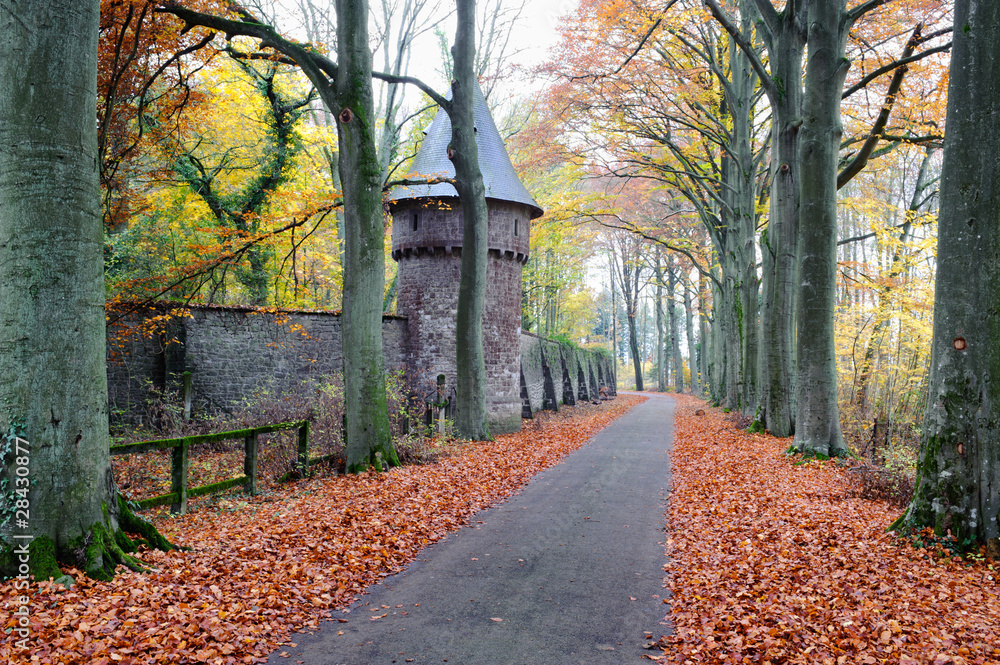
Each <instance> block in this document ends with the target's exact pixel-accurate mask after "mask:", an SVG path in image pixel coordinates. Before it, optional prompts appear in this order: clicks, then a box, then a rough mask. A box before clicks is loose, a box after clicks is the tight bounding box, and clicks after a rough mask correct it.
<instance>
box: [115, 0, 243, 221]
mask: <svg viewBox="0 0 1000 665" xmlns="http://www.w3.org/2000/svg"><path fill="white" fill-rule="evenodd" d="M157 4H158V3H156V2H155V1H154V0H101V23H100V38H99V42H98V65H97V97H98V102H97V118H98V141H99V152H100V160H101V186H102V190H103V191H102V196H103V198H104V215H105V223H106V224H107V225H108V226H109V227H112V228H115V227H119V228H120V227H122V226H123V225H127V223H128V220H129V218H130V216H131V214H132V213H133V212H134V209H135V206H136V205H138V201H137V196H138V194H137V192H135V191H134V190H133V185H132V183H131V182H130V181H131V180H132V179H133V178H134V176H135V173H134V171H135V170H136V169H139V168H141V165H140V160H139V158H140V157H141V153H142V142H143V140H144V134H145V127H148V126H156V127H159V128H160V133H161V134H162V133H167V130H166V128H167V127H170V126H173V125H176V124H177V123H179V122H180V119H179V117H178V114H179V112H180V110H181V109H182V108H183V107H184V106H186V105H188V104H192V103H197V102H198V101H199V100H200V95H199V94H198V92H197V91H196V90H193V89H192V88H191V87H190V86H189V84H188V79H189V77H190V76H191V75H192V74H193V73H195V72H196V71H197V70H198V69H199V68H200V67H202V66H203V65H204V64H205V63H206V62H207V61H208V60H209V59H210V58H211V57H212V55H214V54H215V53H216V51H215V49H211V48H209V49H206V50H202V47H204V46H205V45H207V40H206V38H205V36H204V35H194V34H192V33H188V34H182V33H181V30H182V28H183V27H184V26H183V24H182V23H181V22H180V21H177V20H176V19H175V18H174V17H173V16H167V15H163V14H156V13H154V11H153V9H154V7H155V6H156V5H157ZM187 4H188V5H191V6H192V8H200V9H202V10H203V11H211V10H220V9H222V8H223V7H224V5H225V4H226V3H225V2H224V1H223V0H196V1H192V2H188V3H187ZM140 117H141V118H142V122H140Z"/></svg>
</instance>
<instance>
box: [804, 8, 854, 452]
mask: <svg viewBox="0 0 1000 665" xmlns="http://www.w3.org/2000/svg"><path fill="white" fill-rule="evenodd" d="M807 20H808V23H809V40H808V48H809V58H808V61H807V62H806V79H805V97H804V102H803V120H802V128H801V130H800V133H799V162H800V163H799V166H800V175H799V178H800V187H799V192H800V199H801V205H802V209H801V221H800V225H799V245H798V250H799V262H800V264H799V271H800V282H799V295H798V325H797V328H798V329H797V345H798V346H797V352H798V353H797V355H798V368H797V369H798V380H797V384H796V385H797V390H798V393H799V395H798V403H797V415H796V418H795V446H796V448H798V449H799V450H801V451H803V452H806V453H811V454H819V455H831V456H833V455H837V456H839V455H844V454H846V453H847V445H846V444H845V443H844V436H843V433H842V432H841V429H840V409H839V406H838V404H837V355H836V345H835V338H834V326H833V319H834V310H835V308H836V304H837V300H836V297H837V293H836V284H837V279H836V278H837V159H838V152H839V150H840V139H841V136H842V134H843V127H842V126H841V124H840V96H841V93H842V92H843V90H844V79H845V77H846V76H847V70H848V68H849V67H850V63H849V62H848V61H847V59H846V58H844V51H845V47H846V44H847V34H848V30H849V28H850V23H849V22H848V20H847V11H846V0H814V2H812V3H810V5H809V10H808V18H807Z"/></svg>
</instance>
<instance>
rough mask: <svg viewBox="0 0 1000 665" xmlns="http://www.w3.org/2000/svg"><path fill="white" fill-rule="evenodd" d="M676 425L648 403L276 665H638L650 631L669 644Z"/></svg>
mask: <svg viewBox="0 0 1000 665" xmlns="http://www.w3.org/2000/svg"><path fill="white" fill-rule="evenodd" d="M673 422H674V401H673V400H672V399H670V398H669V397H665V396H651V398H650V399H649V400H648V401H647V402H645V403H643V404H640V405H639V406H637V407H635V408H634V409H632V410H631V411H630V412H629V413H627V414H626V415H624V416H622V417H621V418H619V419H618V420H616V421H615V422H613V423H612V424H611V425H609V426H608V427H607V428H605V429H604V430H603V431H602V432H600V433H599V434H598V435H597V436H595V437H594V438H593V439H592V441H591V442H590V443H589V444H588V445H586V446H584V447H583V448H581V449H579V450H577V451H576V452H574V453H573V454H571V455H569V456H568V457H567V458H566V459H565V460H564V461H563V462H562V463H561V464H558V465H556V466H554V467H551V468H550V469H548V470H546V471H544V472H542V473H540V474H538V475H537V476H535V477H534V478H533V479H532V481H531V482H530V483H529V484H528V485H527V486H526V487H525V488H524V490H523V491H522V492H521V493H520V494H518V495H516V496H514V497H512V498H511V499H510V500H509V501H507V502H506V503H504V504H502V505H499V506H496V507H494V508H491V509H488V510H485V511H482V512H481V513H479V514H477V515H476V516H474V517H473V518H472V520H471V523H472V524H473V525H474V528H463V529H460V530H458V531H457V532H455V533H453V534H451V535H449V536H448V537H447V538H446V539H444V540H442V541H440V542H438V543H436V544H434V545H431V546H430V547H428V548H427V549H425V550H424V551H423V553H422V554H421V556H420V557H419V558H418V559H417V560H416V561H415V562H414V563H413V564H411V565H410V567H409V568H407V569H406V570H405V571H404V572H402V573H399V574H397V575H394V576H392V577H388V578H386V579H385V580H384V581H383V582H382V583H380V584H378V585H376V586H374V587H372V588H371V589H370V591H369V593H367V594H366V595H364V596H362V597H361V598H360V599H359V600H358V601H356V602H355V603H354V605H352V606H351V611H350V613H349V614H339V613H338V614H336V615H335V616H338V617H342V618H346V619H347V620H348V622H347V623H323V624H321V626H320V630H319V631H318V632H317V633H315V634H314V635H301V634H300V635H296V636H295V637H294V639H293V641H294V642H296V644H297V646H296V647H294V648H287V649H286V652H287V653H289V654H290V655H291V658H280V657H278V655H277V653H275V654H272V656H271V658H270V660H269V661H268V662H269V663H272V664H275V665H278V664H280V665H290V664H291V663H296V662H304V663H307V664H308V665H341V664H344V665H375V664H378V665H382V664H390V663H414V665H427V664H430V663H434V664H437V663H443V662H447V663H449V665H491V664H504V665H507V664H510V665H549V664H558V665H570V664H572V665H577V664H585V665H601V664H604V663H608V664H610V663H614V664H616V665H619V664H621V663H636V664H637V665H638V663H639V662H640V661H639V658H640V656H642V654H643V653H646V652H644V651H643V649H642V645H643V643H644V642H646V641H648V640H645V639H644V631H649V632H651V633H653V634H654V635H655V638H659V637H660V635H662V634H665V633H666V632H668V631H667V629H668V626H665V625H661V623H660V622H661V621H663V617H664V616H665V614H666V612H667V609H668V608H667V606H666V605H665V604H664V603H663V600H662V599H663V597H665V595H666V593H667V590H665V589H663V588H662V579H663V573H662V567H663V564H664V562H665V559H664V553H663V541H664V536H663V524H664V517H663V513H664V510H665V505H664V502H665V497H666V492H667V489H668V487H669V479H670V470H669V460H668V457H667V453H668V450H669V447H670V443H671V441H672V440H673ZM385 606H387V609H383V607H385ZM379 615H385V616H384V617H383V618H381V619H378V620H376V621H372V620H371V618H370V617H372V616H379ZM496 619H501V620H502V621H497V620H496ZM338 631H343V634H341V635H338V634H337V633H338Z"/></svg>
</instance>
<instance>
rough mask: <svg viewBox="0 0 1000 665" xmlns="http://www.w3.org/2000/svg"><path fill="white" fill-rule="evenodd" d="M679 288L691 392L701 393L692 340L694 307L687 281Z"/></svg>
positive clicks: (693, 393)
mask: <svg viewBox="0 0 1000 665" xmlns="http://www.w3.org/2000/svg"><path fill="white" fill-rule="evenodd" d="M681 288H682V289H683V290H684V332H685V334H686V336H687V347H688V366H689V367H690V368H691V394H692V395H697V394H699V393H701V382H700V380H699V378H698V354H697V352H696V350H695V341H694V308H693V306H692V303H691V291H690V289H688V285H687V282H684V283H683V284H682V285H681Z"/></svg>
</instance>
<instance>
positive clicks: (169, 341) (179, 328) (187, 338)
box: [108, 307, 409, 420]
mask: <svg viewBox="0 0 1000 665" xmlns="http://www.w3.org/2000/svg"><path fill="white" fill-rule="evenodd" d="M340 325H341V324H340V315H339V314H336V313H323V312H279V313H275V312H261V311H257V310H253V309H243V308H221V307H199V308H194V309H193V310H192V311H191V315H190V316H186V317H180V318H175V319H173V320H172V321H171V322H170V323H169V325H168V326H167V329H166V330H165V331H163V332H162V333H161V334H159V335H156V336H155V337H153V338H148V337H146V338H143V337H136V336H132V337H129V338H127V340H126V343H125V345H124V348H120V349H116V350H111V349H112V347H116V346H117V345H116V344H109V358H108V388H109V395H108V396H109V403H110V404H109V407H110V410H111V413H112V417H113V418H116V419H122V418H124V419H132V420H134V419H136V418H137V417H139V416H141V415H142V414H143V413H144V411H145V409H146V404H147V401H148V398H149V395H150V393H149V388H150V387H153V388H157V389H161V390H162V389H167V390H170V391H179V390H180V387H181V375H182V374H183V372H185V371H189V372H191V373H192V380H193V388H194V408H195V410H196V411H201V412H205V411H220V410H221V411H229V410H231V409H233V408H235V407H237V406H238V405H239V404H241V403H243V402H245V401H246V400H248V399H250V398H251V397H252V396H253V395H254V393H257V392H260V391H264V390H267V391H270V392H272V393H275V394H280V393H284V392H290V391H293V390H295V389H296V388H297V387H299V386H301V385H302V384H303V383H305V382H307V381H309V380H311V379H322V378H323V377H327V376H331V375H339V374H340V373H341V372H342V368H343V354H342V350H341V349H342V343H341V327H340ZM382 339H383V348H384V351H385V361H386V365H387V367H389V368H391V369H399V368H402V367H404V366H405V364H406V359H407V351H408V345H409V344H408V337H407V327H406V320H405V319H403V318H401V317H392V316H386V317H384V318H383V320H382Z"/></svg>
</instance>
